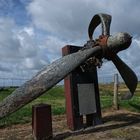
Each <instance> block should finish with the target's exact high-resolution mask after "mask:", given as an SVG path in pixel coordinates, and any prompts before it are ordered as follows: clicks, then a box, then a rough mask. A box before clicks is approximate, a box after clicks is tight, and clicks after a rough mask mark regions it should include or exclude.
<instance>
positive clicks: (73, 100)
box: [62, 45, 102, 130]
mask: <svg viewBox="0 0 140 140" xmlns="http://www.w3.org/2000/svg"><path fill="white" fill-rule="evenodd" d="M79 49H80V47H78V46H71V45H68V46H65V47H63V48H62V54H63V56H65V55H68V54H71V53H74V52H77V51H78V50H79ZM82 83H94V88H95V100H96V113H92V114H87V115H86V124H84V123H83V115H80V113H79V101H78V89H77V84H82ZM64 86H65V98H66V114H67V125H68V127H69V128H70V129H71V130H78V129H81V128H84V127H85V126H86V127H89V126H93V125H97V124H101V123H102V121H101V107H100V97H99V88H98V78H97V71H96V67H94V71H92V72H91V71H88V72H82V71H81V69H80V67H77V68H76V69H75V70H74V71H72V72H71V73H70V74H69V75H68V76H67V77H66V78H65V79H64Z"/></svg>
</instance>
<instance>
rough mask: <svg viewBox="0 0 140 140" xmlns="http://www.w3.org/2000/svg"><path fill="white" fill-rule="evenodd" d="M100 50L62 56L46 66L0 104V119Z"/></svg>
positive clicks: (95, 49)
mask: <svg viewBox="0 0 140 140" xmlns="http://www.w3.org/2000/svg"><path fill="white" fill-rule="evenodd" d="M101 50H102V48H101V47H100V46H96V47H94V48H90V49H85V50H83V51H78V52H76V53H73V54H70V55H67V56H64V57H62V58H60V59H58V60H56V61H54V62H53V63H51V64H50V65H48V66H46V67H45V68H44V69H43V70H42V71H40V72H38V74H37V75H36V76H34V77H33V78H32V79H31V80H30V81H28V82H26V83H25V84H23V85H22V86H21V87H19V88H18V89H16V90H15V91H14V92H13V93H12V94H10V95H9V96H8V97H6V98H5V99H4V100H3V101H1V102H0V119H1V118H3V117H5V116H7V115H9V114H11V113H12V112H15V111H16V110H18V109H20V108H21V107H23V106H24V105H26V104H27V103H29V102H31V101H32V100H34V99H36V98H37V97H39V96H40V95H42V94H43V93H44V92H46V91H48V90H49V89H50V88H51V87H53V86H54V85H55V84H57V83H58V82H59V81H61V80H62V79H63V78H64V77H65V76H67V75H68V74H69V73H70V72H71V71H73V70H74V69H75V68H76V67H78V66H80V64H82V63H83V62H84V61H85V60H86V59H88V58H89V57H91V55H95V54H98V53H101Z"/></svg>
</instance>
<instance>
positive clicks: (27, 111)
mask: <svg viewBox="0 0 140 140" xmlns="http://www.w3.org/2000/svg"><path fill="white" fill-rule="evenodd" d="M112 87H113V86H112V85H111V84H110V85H106V86H104V85H100V99H101V107H102V110H104V109H107V108H110V107H112V99H113V88H112ZM13 90H14V89H13V88H8V89H4V90H1V91H0V101H1V100H2V99H4V98H5V97H6V96H8V95H9V94H11V93H12V91H13ZM39 103H47V104H51V105H52V113H53V115H59V114H64V113H65V98H64V88H63V86H56V87H54V88H52V89H51V90H49V91H48V92H46V93H44V94H43V95H42V96H40V97H39V98H37V99H36V100H34V101H33V102H31V103H29V104H28V105H26V106H24V107H23V108H21V109H20V110H18V111H17V112H15V113H13V114H12V115H10V116H8V117H5V118H4V119H1V120H0V127H6V126H9V125H13V124H22V123H27V122H31V115H32V114H31V111H32V105H34V104H39ZM139 103H140V94H139V92H137V93H136V94H135V96H134V97H133V98H132V99H131V100H128V101H120V100H119V105H120V108H126V109H128V110H131V111H135V112H140V105H139Z"/></svg>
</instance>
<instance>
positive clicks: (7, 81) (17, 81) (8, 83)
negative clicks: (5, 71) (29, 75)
mask: <svg viewBox="0 0 140 140" xmlns="http://www.w3.org/2000/svg"><path fill="white" fill-rule="evenodd" d="M28 80H29V79H24V78H0V88H5V87H19V86H21V85H22V84H24V83H25V82H26V81H28Z"/></svg>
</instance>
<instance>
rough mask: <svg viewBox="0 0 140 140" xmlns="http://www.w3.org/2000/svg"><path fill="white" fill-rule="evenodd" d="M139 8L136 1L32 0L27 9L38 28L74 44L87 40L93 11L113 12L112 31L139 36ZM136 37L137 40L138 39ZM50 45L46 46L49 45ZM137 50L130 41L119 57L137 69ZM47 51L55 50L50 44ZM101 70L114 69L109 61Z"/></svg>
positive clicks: (108, 71) (139, 63) (135, 44)
mask: <svg viewBox="0 0 140 140" xmlns="http://www.w3.org/2000/svg"><path fill="white" fill-rule="evenodd" d="M139 7H140V2H139V1H138V0H134V1H130V0H123V1H122V0H117V1H112V0H107V1H98V0H95V1H93V0H77V1H75V0H71V1H65V0H59V1H58V0H54V1H52V0H48V1H46V0H34V1H33V2H31V3H30V4H29V6H28V7H27V10H28V12H29V14H31V16H32V20H33V23H34V24H35V26H36V27H37V28H39V29H42V30H45V31H47V32H50V33H51V34H53V35H55V36H57V37H58V39H60V40H61V39H65V40H70V42H72V43H73V44H74V43H75V42H76V41H77V42H84V41H86V40H87V28H88V24H89V22H90V20H91V18H92V16H93V15H94V14H96V13H108V14H111V15H112V24H111V34H114V33H116V32H121V31H124V32H129V33H130V34H131V35H132V36H137V37H139V36H140V30H139V26H140V18H138V17H139ZM99 31H100V30H99ZM99 31H98V32H99ZM137 40H140V39H139V38H137ZM52 42H53V41H52ZM52 42H51V44H53V43H52ZM51 44H48V45H49V46H51ZM134 46H135V47H134ZM138 50H139V44H137V43H132V45H131V47H130V48H129V49H128V50H126V51H124V52H122V53H120V57H121V58H122V59H123V60H124V61H125V62H126V63H128V65H130V67H132V69H134V70H135V71H137V72H138V70H139V65H140V62H139V51H138ZM50 51H51V53H53V52H54V53H55V51H56V49H55V48H54V47H53V46H52V47H51V49H50ZM132 54H135V55H132ZM102 69H103V71H104V74H105V73H106V74H108V73H110V71H111V72H112V69H113V72H115V71H116V70H115V68H114V66H113V65H112V64H110V63H107V64H105V65H104V67H103V68H102ZM101 71H102V70H101Z"/></svg>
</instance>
